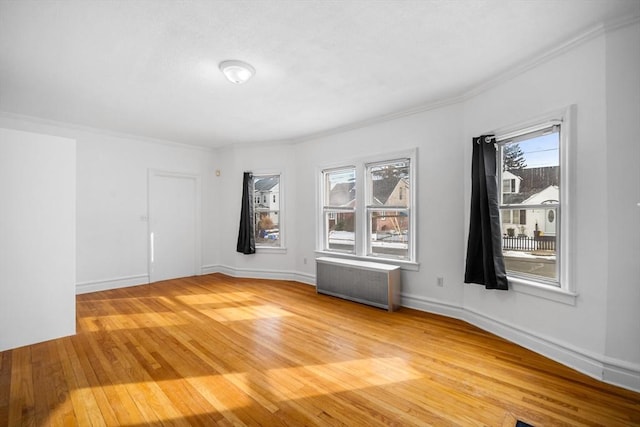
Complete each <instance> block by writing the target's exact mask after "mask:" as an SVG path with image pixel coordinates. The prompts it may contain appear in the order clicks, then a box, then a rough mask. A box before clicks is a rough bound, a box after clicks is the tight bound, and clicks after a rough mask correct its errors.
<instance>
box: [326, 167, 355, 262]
mask: <svg viewBox="0 0 640 427" xmlns="http://www.w3.org/2000/svg"><path fill="white" fill-rule="evenodd" d="M322 175H323V184H324V185H323V187H324V192H323V202H322V206H323V208H322V211H323V214H322V216H323V222H324V233H323V234H324V244H323V246H324V249H326V250H331V251H337V252H346V253H351V254H353V253H355V247H356V245H355V225H356V169H355V167H353V166H350V167H346V168H342V169H333V170H326V171H323V173H322Z"/></svg>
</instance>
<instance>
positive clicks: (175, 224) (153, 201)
mask: <svg viewBox="0 0 640 427" xmlns="http://www.w3.org/2000/svg"><path fill="white" fill-rule="evenodd" d="M198 187H199V185H198V179H197V177H196V176H190V175H183V174H172V173H167V172H157V171H151V172H150V174H149V244H150V251H149V252H150V253H149V255H150V256H149V279H150V281H151V282H157V281H160V280H168V279H175V278H178V277H188V276H194V275H196V274H197V270H198V265H199V259H200V253H199V241H200V239H199V231H198V230H199V216H198V215H197V212H198V205H199V197H198Z"/></svg>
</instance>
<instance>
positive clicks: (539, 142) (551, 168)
mask: <svg viewBox="0 0 640 427" xmlns="http://www.w3.org/2000/svg"><path fill="white" fill-rule="evenodd" d="M501 151H502V180H501V181H502V203H503V204H529V205H533V204H543V203H549V202H553V203H557V202H558V200H559V197H558V192H559V186H560V154H559V153H560V133H559V131H558V130H556V131H553V132H551V133H549V134H547V135H541V136H536V137H534V138H530V139H524V140H520V141H518V142H512V143H506V144H504V146H503V147H502V150H501Z"/></svg>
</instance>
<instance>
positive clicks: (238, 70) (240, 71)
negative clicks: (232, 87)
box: [220, 61, 256, 85]
mask: <svg viewBox="0 0 640 427" xmlns="http://www.w3.org/2000/svg"><path fill="white" fill-rule="evenodd" d="M220 71H222V74H224V76H225V77H226V78H227V80H229V81H230V82H231V83H235V84H238V85H239V84H242V83H244V82H246V81H247V80H249V79H250V78H251V77H253V75H254V74H255V73H256V70H255V68H253V67H252V66H251V65H249V64H247V63H246V62H242V61H222V62H221V63H220Z"/></svg>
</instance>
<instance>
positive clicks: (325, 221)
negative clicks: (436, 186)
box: [319, 150, 415, 262]
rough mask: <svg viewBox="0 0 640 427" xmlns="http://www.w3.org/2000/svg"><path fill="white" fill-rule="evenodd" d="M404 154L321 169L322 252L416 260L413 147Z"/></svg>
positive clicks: (406, 260) (320, 246)
mask: <svg viewBox="0 0 640 427" xmlns="http://www.w3.org/2000/svg"><path fill="white" fill-rule="evenodd" d="M406 154H410V155H408V156H406V157H396V158H394V157H391V158H389V157H387V159H384V158H383V160H377V159H375V160H374V161H368V159H363V160H362V161H354V162H353V165H350V166H344V167H337V168H331V169H325V170H323V171H322V174H321V185H322V188H321V192H320V194H321V195H322V200H321V204H322V213H321V220H320V224H321V225H320V227H319V229H320V244H319V249H320V250H321V251H326V252H332V253H335V254H340V253H342V254H344V255H345V256H346V255H352V256H354V257H357V258H376V259H388V260H396V261H405V262H415V249H414V248H415V244H414V243H413V242H414V239H415V231H414V228H415V222H414V218H413V216H414V212H415V209H414V204H415V200H414V199H415V197H414V194H415V189H414V188H413V187H412V185H413V182H414V178H413V173H414V171H413V170H412V168H413V167H414V163H415V150H413V151H411V152H410V153H406ZM372 160H373V159H372Z"/></svg>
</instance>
